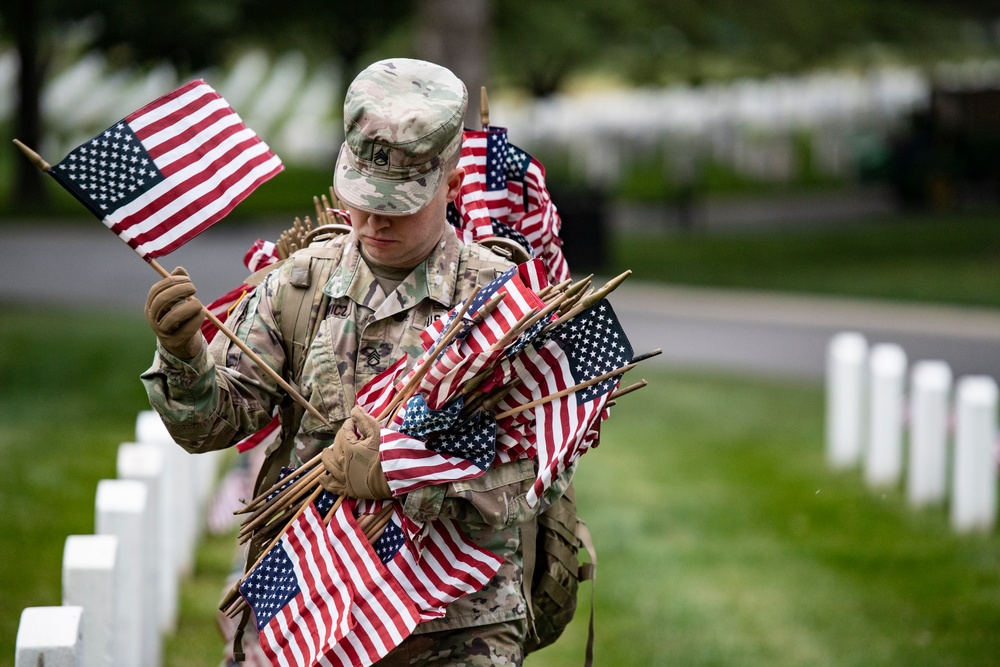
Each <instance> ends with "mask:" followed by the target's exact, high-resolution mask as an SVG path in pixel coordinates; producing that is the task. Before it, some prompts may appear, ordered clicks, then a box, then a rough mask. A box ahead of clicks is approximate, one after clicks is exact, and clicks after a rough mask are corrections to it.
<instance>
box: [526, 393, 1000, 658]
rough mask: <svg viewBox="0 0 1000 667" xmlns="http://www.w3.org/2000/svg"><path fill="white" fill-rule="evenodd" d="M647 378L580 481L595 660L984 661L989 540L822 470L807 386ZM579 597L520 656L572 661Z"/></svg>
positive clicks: (997, 590)
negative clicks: (568, 620) (544, 640)
mask: <svg viewBox="0 0 1000 667" xmlns="http://www.w3.org/2000/svg"><path fill="white" fill-rule="evenodd" d="M648 376H649V377H650V379H651V380H652V388H651V389H646V390H644V391H641V392H639V393H638V394H635V395H632V396H629V397H628V398H627V399H623V400H622V401H621V405H620V407H619V408H617V413H616V414H614V415H613V418H612V419H611V420H610V421H609V422H608V423H607V427H606V429H605V432H604V436H603V441H602V444H601V446H600V448H598V449H597V450H596V451H594V452H591V453H589V454H588V455H587V456H586V457H584V459H583V460H582V462H581V466H580V470H579V473H578V477H577V480H578V497H579V499H580V501H579V502H580V511H581V515H582V516H583V517H584V518H585V519H586V520H587V522H588V525H589V527H590V529H591V532H592V533H593V534H594V538H595V541H596V542H597V549H598V560H599V566H598V575H597V587H596V600H597V645H596V657H597V664H610V665H665V664H676V665H706V666H707V665H761V666H764V665H782V666H794V665H803V666H805V665H837V666H842V665H843V666H847V665H857V666H858V667H861V666H865V667H870V666H874V665H987V664H995V658H996V655H998V651H1000V636H998V635H997V634H996V632H995V628H996V627H1000V626H998V624H1000V570H998V569H997V567H996V563H997V562H998V559H1000V539H998V538H997V537H995V536H994V537H956V536H954V535H953V534H952V533H951V531H950V530H949V528H948V526H947V521H946V517H945V515H944V513H943V512H941V511H929V512H922V513H914V512H911V511H909V510H908V509H907V507H906V506H905V503H904V501H903V499H902V497H901V494H900V493H898V492H896V491H892V492H888V493H874V492H871V491H869V490H868V489H867V488H865V487H864V485H863V483H862V482H861V481H860V476H859V475H857V474H855V473H841V474H834V473H832V472H830V471H828V470H827V469H826V466H825V464H824V462H823V451H822V428H821V427H822V419H821V413H822V392H821V390H820V389H819V388H818V387H816V386H812V385H808V384H805V385H797V384H790V383H781V382H761V381H752V380H745V379H738V378H736V379H734V378H726V377H697V376H690V375H676V374H648ZM589 599H590V594H589V592H587V593H585V594H584V595H583V596H582V597H581V600H582V602H583V603H584V605H583V613H581V611H578V612H577V617H576V619H575V620H574V622H573V624H572V625H571V627H570V630H569V631H568V634H567V636H566V637H564V638H563V639H562V640H560V642H559V643H557V644H556V645H555V646H553V647H551V648H549V649H546V650H545V651H543V652H542V653H541V654H539V656H538V657H537V659H532V660H529V665H553V666H556V667H558V666H560V665H578V664H580V659H581V656H582V655H583V646H584V642H585V632H586V613H585V612H586V608H587V607H586V605H587V603H589Z"/></svg>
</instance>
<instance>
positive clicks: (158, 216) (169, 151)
mask: <svg viewBox="0 0 1000 667" xmlns="http://www.w3.org/2000/svg"><path fill="white" fill-rule="evenodd" d="M125 122H126V123H127V124H128V126H129V127H130V128H131V129H132V131H133V132H134V133H135V135H136V136H137V137H138V138H139V140H140V141H141V142H142V145H143V147H144V148H145V149H146V151H147V152H148V153H149V155H150V157H152V159H153V163H154V164H155V165H156V167H157V169H159V171H160V172H161V173H162V174H163V176H164V178H163V180H162V181H160V182H159V183H157V184H156V185H154V186H153V187H152V188H150V189H149V190H148V191H147V192H145V193H143V194H142V195H140V196H139V197H138V198H137V199H136V200H135V201H132V202H130V203H129V204H126V205H125V206H123V207H121V208H119V209H117V210H115V211H113V212H112V213H111V214H109V215H108V216H106V217H105V218H104V224H106V225H107V226H108V227H109V228H110V229H111V230H112V231H113V232H115V233H116V234H117V235H118V236H120V237H121V238H122V240H124V241H125V242H126V243H128V244H129V245H130V246H132V248H134V249H135V251H136V252H137V253H139V255H141V256H142V257H145V258H150V259H151V258H155V257H159V256H161V255H165V254H167V253H170V252H172V251H174V250H176V249H177V248H179V247H180V246H182V245H183V244H185V243H187V242H188V241H189V240H191V239H192V238H194V237H195V236H197V235H198V234H200V233H201V232H203V231H205V230H206V229H207V228H208V227H210V226H211V225H213V224H215V223H216V222H218V221H219V220H221V219H222V218H224V217H225V216H226V215H227V214H228V213H229V212H230V211H231V210H232V209H233V208H234V207H235V206H236V205H237V204H238V203H239V202H241V201H242V200H243V199H244V198H245V197H246V196H247V195H249V194H250V193H251V192H253V190H254V189H255V188H256V187H257V186H259V185H260V184H261V183H263V182H265V181H267V180H268V179H270V178H271V177H273V176H275V175H276V174H278V173H279V172H281V170H282V169H283V168H284V166H283V165H282V164H281V160H280V159H278V156H276V155H275V154H274V153H272V152H271V150H270V148H268V146H267V144H265V143H264V142H263V141H261V139H260V138H259V137H258V136H257V135H256V134H255V133H254V132H253V131H252V130H251V129H249V128H248V127H246V126H245V125H244V124H243V121H242V120H241V119H240V117H239V116H238V115H237V114H236V112H235V111H233V109H232V107H230V106H229V104H228V103H227V102H226V101H225V100H224V99H223V98H222V97H221V96H220V95H219V94H218V93H217V92H215V90H213V89H212V87H211V86H209V85H208V84H206V83H205V82H204V81H202V80H200V79H199V80H196V81H192V82H190V83H188V84H186V85H184V86H182V87H180V88H178V89H177V90H175V91H173V92H171V93H168V94H166V95H164V96H163V97H160V98H159V99H157V100H156V101H154V102H152V103H150V104H148V105H146V106H145V107H143V108H142V109H139V110H138V111H136V112H134V113H132V114H130V115H128V116H126V117H125Z"/></svg>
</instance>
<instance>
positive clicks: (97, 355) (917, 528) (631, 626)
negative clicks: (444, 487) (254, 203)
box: [0, 306, 1000, 667]
mask: <svg viewBox="0 0 1000 667" xmlns="http://www.w3.org/2000/svg"><path fill="white" fill-rule="evenodd" d="M3 314H4V316H3V317H2V318H0V377H2V378H3V382H2V383H0V456H2V460H3V461H4V462H5V483H4V485H3V487H2V490H0V501H2V502H0V507H2V508H3V509H2V511H0V528H2V529H3V530H4V535H5V539H4V540H3V541H2V542H0V545H2V547H0V549H2V553H0V556H2V557H3V558H4V562H5V563H7V564H8V566H7V567H6V568H4V569H3V571H2V573H0V590H2V592H3V599H4V600H5V601H6V602H7V604H5V605H4V606H3V608H2V609H0V665H3V666H4V667H6V666H7V665H12V664H13V649H14V637H15V634H16V630H17V623H18V618H19V615H20V610H21V609H22V608H23V607H25V606H39V605H52V604H58V603H59V596H60V591H59V580H60V561H61V557H62V547H63V543H64V541H65V537H66V536H67V535H70V534H76V533H89V532H92V531H93V501H94V491H95V489H96V485H97V481H98V480H99V479H101V478H104V477H109V476H113V475H114V460H115V449H116V447H117V445H118V443H119V442H122V441H125V440H128V439H130V438H131V436H132V433H133V430H134V420H135V416H136V413H137V412H138V411H139V410H141V409H144V408H145V407H146V404H145V396H144V395H143V393H142V389H141V386H140V385H139V383H138V380H137V375H138V374H139V373H140V372H141V371H142V370H143V369H144V368H145V367H146V365H147V363H148V361H149V356H150V347H151V342H152V341H151V340H150V335H149V334H148V332H147V331H146V329H145V324H144V323H143V322H142V320H141V317H139V316H135V317H133V316H120V315H115V314H110V313H100V314H99V317H97V318H95V317H94V316H93V315H85V314H81V313H59V314H57V313H50V312H46V311H41V310H34V309H24V308H21V307H14V306H5V307H3ZM644 376H645V377H647V379H649V380H650V381H651V387H649V388H647V389H645V390H643V391H640V392H638V393H636V394H633V395H631V396H628V397H626V398H623V399H622V401H621V404H620V405H619V406H618V407H617V408H616V409H615V412H616V413H615V415H614V417H613V419H612V420H611V421H610V422H608V424H607V425H606V429H605V433H604V439H603V443H602V445H601V447H600V448H598V449H597V450H595V451H594V452H591V453H589V454H588V455H587V456H586V457H585V458H584V459H583V462H582V464H581V468H580V472H579V476H578V480H579V496H580V506H581V512H582V515H583V516H584V518H586V519H587V521H588V523H589V525H590V528H591V531H592V532H593V534H594V537H595V540H596V542H597V546H598V552H599V553H598V555H599V561H600V566H599V570H598V582H597V594H596V595H597V597H596V602H597V648H596V655H597V659H598V664H609V665H618V664H621V665H661V664H684V665H818V664H822V665H837V666H839V665H858V666H862V665H864V666H866V667H867V666H870V665H901V664H903V665H986V664H991V663H994V662H995V656H996V655H998V654H1000V635H998V634H997V633H996V628H997V627H1000V568H998V567H997V563H1000V538H998V537H996V536H989V537H983V536H969V537H957V536H954V535H952V534H951V531H950V530H949V528H948V525H947V520H946V516H945V513H944V512H943V511H941V510H938V511H928V512H921V513H914V512H911V511H909V510H908V509H907V508H906V506H905V503H904V502H903V499H902V497H901V494H900V493H899V492H898V491H896V490H890V491H886V492H884V493H876V492H873V491H870V490H868V489H867V488H865V486H864V484H863V483H862V482H861V478H860V475H859V474H857V473H853V472H848V473H833V472H830V471H828V470H827V468H826V466H825V464H824V462H823V451H822V412H823V410H822V408H823V396H822V390H821V387H820V386H818V384H810V383H785V382H779V381H758V380H752V379H746V378H741V377H728V376H717V375H712V376H702V375H697V374H690V373H675V372H668V371H659V372H645V373H644ZM53 415H58V419H53ZM232 554H233V551H232V540H231V538H230V537H228V536H227V537H221V538H215V539H212V540H210V541H208V542H206V543H205V545H204V547H203V548H202V549H201V550H200V552H199V556H198V573H197V574H196V576H195V577H194V578H193V579H192V580H191V581H189V582H187V583H186V584H185V586H184V587H183V592H182V617H181V620H180V626H179V630H178V633H177V634H176V635H175V636H174V637H172V638H170V639H169V640H168V642H167V644H166V648H167V657H166V662H165V664H166V665H167V667H173V666H177V667H180V666H182V665H183V666H187V665H195V664H205V665H211V664H215V661H216V660H217V658H218V656H219V651H220V650H221V644H220V640H219V637H218V634H217V632H216V630H215V626H214V621H213V611H214V608H215V603H216V601H217V598H218V595H219V592H220V590H221V586H222V579H223V578H224V576H225V574H226V573H227V571H228V569H229V565H230V559H231V557H232ZM589 600H590V593H589V591H588V590H586V589H584V592H583V593H582V594H581V611H580V612H578V615H577V619H576V620H575V621H574V623H573V625H571V627H570V630H569V631H568V634H567V636H566V637H565V638H564V639H563V640H561V641H560V642H559V643H558V644H557V645H556V646H553V647H551V648H549V649H545V650H544V651H543V652H541V653H540V654H538V655H537V656H534V657H532V658H531V659H529V665H533V666H535V667H540V666H541V665H554V666H556V667H558V666H560V665H578V664H580V661H581V659H582V655H583V645H584V640H585V630H586V610H587V605H588V604H589Z"/></svg>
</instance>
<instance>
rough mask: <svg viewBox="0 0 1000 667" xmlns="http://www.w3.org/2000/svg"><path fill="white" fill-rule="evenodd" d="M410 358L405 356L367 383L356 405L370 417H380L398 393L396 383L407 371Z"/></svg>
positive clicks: (359, 393)
mask: <svg viewBox="0 0 1000 667" xmlns="http://www.w3.org/2000/svg"><path fill="white" fill-rule="evenodd" d="M408 361H409V356H408V355H407V354H405V353H404V354H403V356H402V357H400V358H399V359H398V360H396V361H395V362H394V363H393V364H392V365H391V366H389V367H388V368H386V369H385V370H384V371H382V372H381V373H379V374H378V375H376V376H375V377H373V378H372V379H371V380H369V381H368V382H366V383H365V386H364V387H362V388H361V391H359V392H358V396H357V399H356V401H355V403H356V404H357V405H358V406H359V407H360V408H362V409H363V410H364V411H365V412H367V413H368V414H370V415H374V416H376V417H377V416H378V415H380V414H382V412H384V411H385V409H386V408H387V407H389V403H390V402H391V401H392V399H393V397H394V396H395V395H396V393H397V388H396V383H397V382H398V381H399V379H400V378H401V377H402V375H403V373H404V371H406V364H407V362H408Z"/></svg>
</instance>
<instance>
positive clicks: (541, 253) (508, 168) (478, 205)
mask: <svg viewBox="0 0 1000 667" xmlns="http://www.w3.org/2000/svg"><path fill="white" fill-rule="evenodd" d="M458 166H459V167H462V168H463V169H465V176H464V177H463V179H462V185H461V187H460V189H459V194H458V197H457V198H456V199H455V201H454V202H453V203H451V204H449V206H448V222H449V223H451V225H452V226H453V227H455V228H456V230H457V232H458V234H459V237H460V238H462V240H463V241H465V242H466V243H470V242H473V241H481V240H483V239H486V238H490V237H493V236H499V237H504V238H509V239H512V240H514V241H516V242H518V243H519V244H520V245H522V246H523V247H524V248H525V250H527V251H528V252H529V254H530V255H531V256H532V257H537V258H540V259H541V260H542V262H543V264H544V266H545V268H546V271H547V272H548V278H549V280H551V281H552V282H560V281H563V280H565V279H566V278H568V277H569V266H568V264H567V263H566V258H565V257H564V256H563V252H562V241H561V239H560V238H559V232H560V229H561V227H562V220H561V218H560V217H559V212H558V211H557V209H556V207H555V204H553V202H552V196H551V195H550V194H549V191H548V186H547V185H546V182H545V167H543V166H542V164H541V163H540V162H538V160H536V159H535V158H533V157H532V156H531V155H529V154H528V153H526V152H525V151H523V150H521V149H520V148H518V147H517V146H515V145H513V144H511V143H510V142H509V141H508V138H507V128H504V127H493V126H490V127H488V128H485V129H483V130H466V131H465V133H464V135H463V138H462V156H461V158H460V160H459V165H458Z"/></svg>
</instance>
